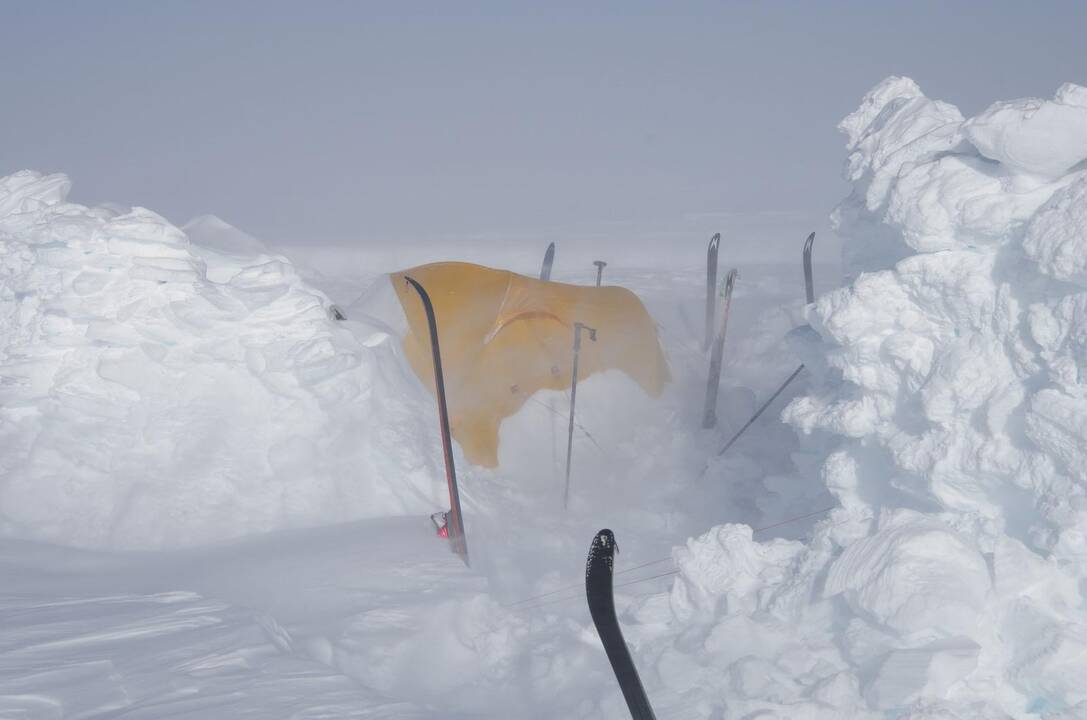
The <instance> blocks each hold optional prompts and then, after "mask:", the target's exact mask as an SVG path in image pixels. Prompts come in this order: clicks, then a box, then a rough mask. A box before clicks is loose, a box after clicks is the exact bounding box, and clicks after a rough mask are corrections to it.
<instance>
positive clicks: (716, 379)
mask: <svg viewBox="0 0 1087 720" xmlns="http://www.w3.org/2000/svg"><path fill="white" fill-rule="evenodd" d="M736 277H737V272H736V270H735V269H733V270H730V271H729V273H728V277H726V278H725V290H724V293H723V294H724V297H725V302H724V307H723V308H722V309H721V327H720V329H719V330H718V331H717V337H716V339H715V340H714V343H713V353H712V354H711V355H710V373H709V377H708V378H707V380H706V407H705V410H704V412H703V413H702V427H703V428H706V429H709V428H712V427H715V426H716V425H717V389H718V387H720V385H721V364H722V362H723V361H724V357H725V333H726V332H727V331H728V313H729V310H730V309H731V308H732V288H733V287H734V286H735V285H736Z"/></svg>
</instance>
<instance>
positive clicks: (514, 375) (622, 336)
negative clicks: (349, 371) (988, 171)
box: [391, 262, 669, 467]
mask: <svg viewBox="0 0 1087 720" xmlns="http://www.w3.org/2000/svg"><path fill="white" fill-rule="evenodd" d="M405 276H410V277H412V278H414V279H415V280H416V281H418V282H419V283H420V284H422V286H423V287H424V288H426V290H427V292H428V293H429V295H430V297H431V300H432V301H433V303H434V312H435V315H436V316H437V320H438V343H439V346H440V348H441V353H442V369H443V372H444V375H445V388H446V397H447V401H448V404H449V416H450V423H449V424H450V429H451V432H452V434H453V437H454V438H456V440H457V442H458V443H460V446H461V447H462V448H463V449H464V454H465V457H466V458H467V459H468V460H469V462H472V463H474V464H476V465H483V466H486V467H495V466H496V465H498V427H499V425H500V424H501V422H502V420H503V419H504V418H506V417H508V416H510V415H512V414H514V413H515V412H517V411H518V410H519V409H520V408H521V406H522V405H523V404H524V403H525V401H526V400H527V399H528V398H529V397H531V396H532V395H533V394H534V393H536V392H537V391H539V390H543V389H549V390H565V389H568V388H569V387H570V380H571V374H572V362H573V359H572V355H571V350H572V345H573V336H574V323H576V322H580V323H584V324H585V325H587V326H589V327H592V328H595V329H596V330H597V342H586V343H583V344H582V346H581V358H580V361H579V366H578V379H579V380H580V379H583V378H586V377H588V376H589V375H592V374H593V373H596V372H600V371H603V370H609V369H617V370H621V371H623V372H625V373H626V374H627V375H629V376H630V377H631V378H632V379H634V380H635V381H636V382H637V383H638V384H639V385H641V386H642V388H643V389H644V390H645V391H646V392H647V393H649V394H650V395H654V396H656V395H659V394H660V392H661V390H662V388H663V387H664V384H665V383H666V382H667V381H668V379H669V374H668V366H667V364H666V362H665V360H664V354H663V353H662V352H661V348H660V344H659V343H658V341H657V330H656V327H655V326H654V324H653V320H652V319H651V318H650V317H649V313H648V312H646V310H645V307H643V306H642V303H641V301H640V300H638V297H637V296H636V295H634V293H632V292H630V291H629V290H627V289H625V288H621V287H581V286H578V285H566V284H563V283H555V282H547V281H543V280H536V279H534V278H529V277H525V276H523V275H517V274H516V273H512V272H508V271H506V270H494V269H491V268H486V267H482V266H480V265H471V264H469V263H459V262H443V263H433V264H430V265H422V266H420V267H417V268H412V269H410V270H404V271H401V272H397V273H393V274H392V275H391V278H392V283H393V287H394V288H395V289H396V294H397V298H398V299H399V300H400V305H401V307H403V309H404V314H405V315H406V316H407V319H408V331H407V335H406V336H405V338H404V351H405V353H406V354H407V356H408V361H409V362H410V363H411V367H412V369H413V370H414V371H415V374H416V375H418V376H419V378H420V379H421V380H422V381H423V383H424V384H425V385H427V386H428V387H430V388H431V389H433V387H434V367H433V364H432V360H431V351H430V335H429V330H428V327H427V320H426V315H425V313H424V310H423V304H422V302H421V301H420V299H419V296H418V295H417V294H416V293H415V291H414V290H412V288H411V287H410V286H409V285H408V284H407V282H406V281H405V279H404V278H405Z"/></svg>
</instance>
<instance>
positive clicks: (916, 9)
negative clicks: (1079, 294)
mask: <svg viewBox="0 0 1087 720" xmlns="http://www.w3.org/2000/svg"><path fill="white" fill-rule="evenodd" d="M1045 7H1046V8H1047V11H1046V12H1044V13H1043V12H1038V6H1035V5H1029V4H1017V3H996V4H992V5H987V6H979V5H973V4H966V3H961V4H960V3H952V4H947V3H931V2H925V3H910V4H905V3H896V4H885V3H879V4H871V3H852V2H835V3H827V4H821V5H814V4H807V3H729V4H722V5H715V4H701V3H697V4H688V5H685V6H683V8H677V7H676V6H671V5H654V4H648V3H623V4H617V3H615V4H608V5H606V6H604V7H600V6H598V7H594V8H592V9H586V8H582V7H580V6H578V5H572V4H559V5H549V6H548V7H547V8H546V9H545V10H544V9H541V10H536V9H532V8H530V7H527V6H523V5H517V6H513V7H510V6H508V5H507V4H498V3H493V4H492V3H474V4H472V5H471V6H470V7H468V6H463V5H458V6H455V7H454V6H452V5H445V4H440V3H416V4H412V5H410V6H402V5H400V4H385V3H346V2H323V3H317V4H312V5H301V4H293V3H283V2H261V3H254V2H229V3H212V2H176V3H155V4H145V3H138V2H109V3H97V4H91V3H70V2H42V3H35V4H33V5H23V4H17V3H9V4H7V5H6V10H5V16H6V22H5V23H4V24H3V26H0V48H2V49H0V53H2V56H3V62H0V90H2V95H0V97H3V102H4V112H3V113H2V114H0V118H2V119H0V127H2V129H3V134H4V137H5V139H6V142H5V143H4V144H3V146H2V147H3V152H2V153H0V173H2V174H7V173H10V172H13V171H15V170H19V169H22V168H32V169H37V170H41V171H46V172H65V173H68V174H69V175H70V176H71V177H72V179H73V181H74V184H75V187H74V191H73V196H72V199H73V200H76V201H78V202H83V203H87V204H95V203H99V202H104V201H114V202H121V203H125V204H132V205H142V206H146V207H150V208H152V209H154V210H156V211H158V212H160V213H162V214H164V215H165V216H166V217H168V218H169V219H170V220H172V221H173V222H175V223H177V224H182V223H184V222H186V221H187V220H189V219H190V218H192V217H194V216H197V215H201V214H205V213H210V214H215V215H218V216H220V217H222V218H223V219H225V220H227V221H228V222H230V223H232V224H234V225H236V226H238V227H240V228H242V229H244V230H245V231H247V232H249V233H251V234H252V235H255V236H257V237H259V238H261V239H263V240H265V241H267V242H269V243H272V244H273V245H282V244H291V245H322V244H336V245H349V246H360V245H367V244H374V243H381V244H383V245H396V244H402V243H411V242H434V241H448V242H450V243H455V242H456V241H458V240H459V239H469V238H470V239H473V240H474V241H479V240H485V241H488V242H503V243H512V244H516V243H521V242H525V243H528V242H539V241H541V240H543V239H559V238H569V239H571V240H573V241H576V242H581V243H591V242H595V241H600V242H604V243H611V244H614V243H615V242H618V241H621V240H624V239H631V240H635V241H637V242H640V243H659V242H662V241H682V240H684V239H686V238H692V239H699V240H701V239H704V238H707V237H708V236H709V234H711V233H713V232H716V231H722V232H724V233H725V236H726V241H727V242H729V243H730V244H731V245H732V246H733V248H734V249H736V250H737V252H740V253H741V254H751V255H760V254H765V253H769V254H771V255H772V254H774V253H777V252H779V250H780V249H783V248H788V249H790V250H794V249H795V248H796V247H797V246H798V243H799V242H800V241H801V240H802V235H803V234H804V233H806V232H807V231H808V230H817V231H820V232H821V233H822V234H823V236H824V237H829V236H828V235H827V233H829V222H828V219H827V215H828V214H829V212H830V211H831V209H832V208H833V207H834V205H835V204H836V203H837V202H838V201H839V200H840V199H841V198H842V197H844V196H845V195H846V194H847V191H848V188H847V185H846V183H845V182H844V181H843V180H842V179H841V177H840V169H841V166H842V162H843V159H844V156H845V153H844V148H843V143H844V139H843V138H842V136H841V135H840V134H839V133H838V132H837V131H836V129H835V126H836V124H837V123H838V121H839V120H840V119H841V118H842V117H843V116H844V115H845V114H847V113H848V112H850V111H851V110H852V109H853V108H855V107H856V105H857V103H858V102H859V100H860V99H861V97H862V96H863V94H864V93H865V92H866V91H867V90H869V89H870V88H871V86H872V85H873V84H875V83H876V82H878V81H879V80H881V79H882V78H883V77H885V76H887V75H890V74H902V75H909V76H910V77H913V78H914V79H915V80H916V81H917V82H918V83H919V84H920V85H921V87H922V89H923V90H924V91H925V92H926V94H928V95H929V96H930V97H934V98H939V99H943V100H947V101H949V102H952V103H955V104H957V105H959V106H960V107H961V109H962V110H963V112H964V113H974V112H977V111H979V110H981V109H983V108H984V107H986V106H987V105H988V104H989V103H991V102H993V101H995V100H1001V99H1009V98H1015V97H1021V96H1025V95H1039V96H1050V95H1051V94H1052V93H1053V91H1054V90H1055V89H1056V88H1057V87H1058V86H1059V85H1060V84H1061V83H1062V82H1067V81H1072V82H1080V83H1085V82H1087V72H1085V71H1087V63H1085V62H1084V60H1083V54H1082V43H1081V38H1079V37H1078V36H1079V35H1080V34H1081V30H1082V28H1083V27H1084V26H1087V6H1084V5H1081V4H1072V3H1047V4H1046V5H1045ZM1013 50H1015V51H1017V52H1014V53H1013V52H1012V51H1013ZM825 242H828V243H830V244H831V245H833V241H832V240H827V241H825ZM824 247H827V245H824Z"/></svg>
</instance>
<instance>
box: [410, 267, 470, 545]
mask: <svg viewBox="0 0 1087 720" xmlns="http://www.w3.org/2000/svg"><path fill="white" fill-rule="evenodd" d="M404 279H405V280H407V282H408V284H410V285H411V286H412V287H413V288H415V291H416V292H417V293H419V299H421V300H422V301H423V309H424V310H425V311H426V321H427V325H428V326H430V351H431V355H432V357H433V360H434V392H435V394H436V395H437V396H438V425H439V427H440V429H441V435H442V453H443V454H444V456H445V480H446V484H447V485H448V486H449V517H448V522H447V525H446V527H447V529H446V533H447V536H448V537H449V542H450V545H451V547H452V549H453V552H455V553H456V554H457V555H460V558H461V560H463V561H464V564H465V565H468V564H469V562H468V539H467V538H466V537H465V535H464V516H463V515H461V511H460V492H459V491H458V489H457V469H456V467H455V466H454V464H453V440H452V438H451V437H450V435H449V408H448V407H447V406H446V402H445V378H444V377H443V376H442V353H441V350H440V349H439V347H438V321H437V320H436V319H435V317H434V304H433V303H432V302H431V301H430V295H428V294H427V291H426V290H424V289H423V286H422V285H420V284H419V283H418V282H416V281H415V279H414V278H410V277H405V278H404ZM431 519H433V516H432V518H431ZM435 525H437V522H435ZM439 530H440V528H439Z"/></svg>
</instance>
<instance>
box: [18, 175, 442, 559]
mask: <svg viewBox="0 0 1087 720" xmlns="http://www.w3.org/2000/svg"><path fill="white" fill-rule="evenodd" d="M69 185H70V184H69V183H68V181H67V180H66V179H64V178H63V177H61V176H44V177H43V176H40V175H37V174H35V173H29V172H23V173H18V174H16V175H14V176H11V177H9V178H7V179H5V180H3V181H2V182H0V204H2V205H3V207H5V208H8V209H9V212H8V214H7V215H5V216H4V217H3V218H0V246H2V253H3V257H4V259H5V262H4V265H3V267H2V269H0V273H2V275H0V293H2V296H0V303H2V307H3V310H2V312H0V338H2V343H0V365H2V368H3V370H2V372H3V375H4V378H5V382H4V383H3V385H2V386H0V404H2V406H3V410H2V416H0V434H2V436H3V437H4V439H5V446H6V447H7V448H8V449H9V451H8V452H6V453H5V454H4V460H3V476H2V478H0V531H2V532H3V533H4V534H7V535H14V536H19V537H31V538H38V539H46V540H50V541H54V542H60V543H64V544H70V545H76V546H81V547H111V548H140V549H149V548H154V547H177V546H183V545H194V544H200V543H207V542H213V541H216V540H222V539H226V538H230V537H237V536H242V535H246V534H251V533H254V532H260V531H268V530H273V529H278V528H284V527H298V526H306V525H319V524H327V523H331V522H342V521H345V520H348V519H356V518H360V517H377V516H384V515H390V514H401V513H405V512H416V513H422V512H424V511H426V510H428V509H429V508H431V507H433V505H434V503H435V502H436V500H437V496H436V495H434V494H433V493H432V492H431V485H432V484H431V482H430V474H431V468H430V466H429V464H428V463H427V462H426V461H425V460H418V459H417V460H415V461H410V460H408V459H409V458H412V457H416V458H421V457H424V456H426V455H427V445H428V444H429V438H427V439H426V440H421V439H420V438H425V437H426V436H425V435H424V433H423V432H422V429H423V428H426V427H429V425H428V424H427V423H425V420H424V415H423V413H422V412H421V410H420V409H418V408H413V407H412V402H413V401H414V402H415V403H417V404H421V405H424V406H425V403H426V399H425V397H424V396H423V394H422V392H421V391H420V390H419V389H418V387H417V385H416V384H414V383H413V381H411V380H410V379H409V378H410V375H409V372H410V371H406V370H405V369H404V368H403V364H402V361H401V359H400V358H399V356H398V354H397V351H396V349H395V347H394V346H393V344H392V343H385V344H383V345H381V346H372V345H371V346H367V345H366V344H365V343H364V342H360V340H359V339H358V336H357V335H356V333H354V332H352V331H351V330H350V329H347V328H345V327H343V326H341V325H339V324H336V323H334V322H332V321H330V320H329V319H328V315H327V309H326V306H327V305H328V304H329V301H328V299H327V298H326V297H325V296H324V295H323V294H322V293H320V292H319V291H317V290H314V289H313V288H312V287H310V286H308V285H307V284H306V283H304V282H303V281H302V279H301V278H300V277H299V276H298V274H297V273H296V272H295V270H294V269H293V267H292V265H291V264H290V262H289V261H287V260H286V259H285V258H282V257H274V256H270V255H266V254H261V255H257V256H251V257H249V258H248V261H247V262H238V261H237V260H233V259H232V260H229V261H221V262H220V261H218V260H219V258H220V257H222V255H223V254H224V253H225V252H226V251H225V249H224V243H220V245H217V246H216V247H217V248H218V250H208V249H203V250H201V249H199V248H196V247H195V246H193V245H192V244H191V243H190V241H189V239H188V237H187V236H186V234H185V233H184V232H182V231H181V230H180V229H178V228H176V227H174V226H173V225H171V224H170V223H169V222H167V221H166V220H165V219H163V218H162V217H160V216H158V215H156V214H155V213H153V212H151V211H149V210H145V209H142V208H133V209H131V210H129V211H127V212H125V213H123V214H119V215H118V214H116V213H114V212H112V211H109V210H107V209H104V208H94V209H91V208H86V207H83V206H79V205H74V204H71V203H67V202H65V201H64V199H65V196H66V194H67V191H68V188H69ZM210 224H211V223H210V222H209V221H207V220H206V219H205V220H204V221H202V222H201V223H199V224H198V228H199V229H200V230H201V234H202V236H205V237H206V236H207V234H208V233H207V229H208V226H209V225H210ZM217 230H218V231H219V236H218V237H219V238H220V240H222V237H223V236H224V231H223V226H222V224H219V225H218V226H217ZM244 247H248V245H243V248H244ZM209 268H211V269H210V270H209ZM359 335H363V334H362V333H359ZM363 337H365V335H363ZM360 399H365V403H362V404H360V402H359V401H360ZM389 404H391V405H393V408H392V409H391V410H389V411H381V410H380V408H382V407H384V406H386V405H389ZM375 408H376V409H378V410H377V412H376V413H375V412H374V410H375ZM409 409H410V412H408V411H407V410H409ZM88 439H89V440H90V441H88ZM390 456H393V457H400V458H404V459H405V460H406V461H405V462H401V463H399V473H398V479H399V482H398V483H395V484H394V483H388V482H385V481H384V477H385V475H386V473H385V472H383V469H384V465H385V463H384V462H383V461H384V460H385V458H388V457H390ZM375 463H376V464H375Z"/></svg>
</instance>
